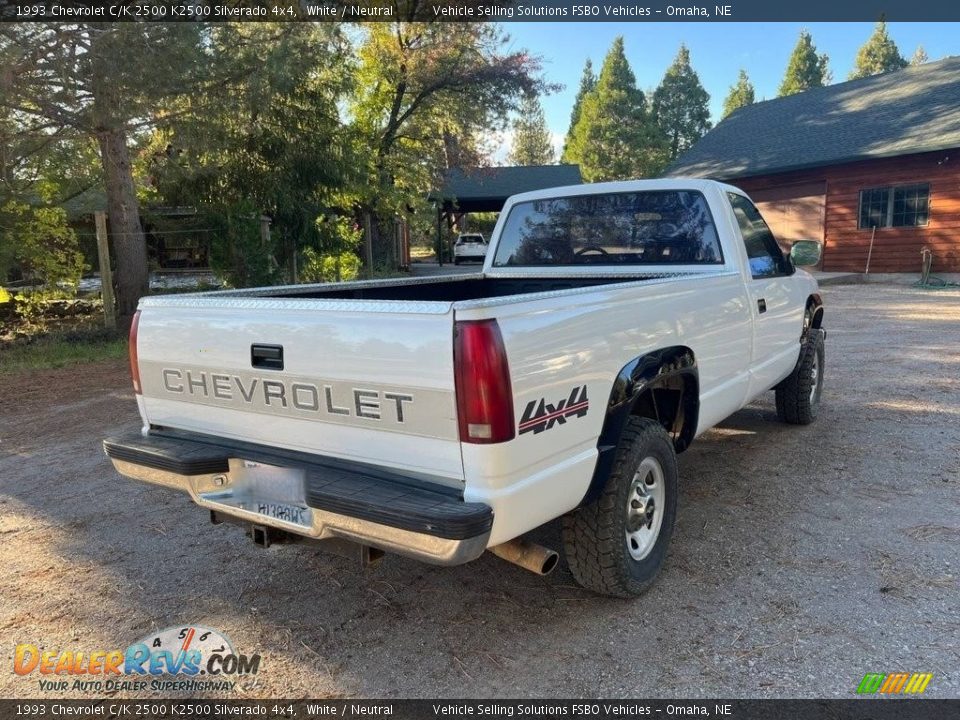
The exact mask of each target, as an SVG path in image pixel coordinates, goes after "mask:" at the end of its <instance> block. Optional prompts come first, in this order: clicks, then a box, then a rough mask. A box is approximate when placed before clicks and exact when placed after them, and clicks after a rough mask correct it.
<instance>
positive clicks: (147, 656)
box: [13, 625, 260, 692]
mask: <svg viewBox="0 0 960 720" xmlns="http://www.w3.org/2000/svg"><path fill="white" fill-rule="evenodd" d="M13 671H14V673H16V674H17V675H21V676H24V677H35V678H36V679H37V681H38V683H39V689H40V691H41V692H68V691H80V692H143V691H147V690H152V691H160V692H176V691H184V692H200V691H218V690H219V691H230V690H233V689H234V688H235V687H236V685H237V681H238V679H239V678H242V677H250V676H254V675H256V674H257V673H258V672H259V671H260V655H242V654H240V653H237V652H236V651H234V649H233V645H232V643H231V642H230V640H229V639H228V638H227V637H226V636H225V635H223V634H222V633H220V632H218V631H217V630H213V629H211V628H206V627H202V626H199V625H190V626H186V627H171V628H167V629H165V630H161V631H160V632H158V633H151V634H150V635H147V636H146V637H144V638H142V639H141V640H138V641H137V642H135V643H133V644H132V645H130V646H129V647H128V648H127V649H126V650H120V649H115V650H93V651H87V650H75V649H67V650H49V649H45V648H43V647H39V646H37V645H34V644H30V643H21V644H19V645H17V646H16V649H15V650H14V655H13Z"/></svg>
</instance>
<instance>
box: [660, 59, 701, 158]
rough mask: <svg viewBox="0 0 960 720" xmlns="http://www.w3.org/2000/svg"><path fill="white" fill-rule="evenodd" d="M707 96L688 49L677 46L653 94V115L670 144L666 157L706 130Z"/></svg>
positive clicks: (691, 141)
mask: <svg viewBox="0 0 960 720" xmlns="http://www.w3.org/2000/svg"><path fill="white" fill-rule="evenodd" d="M709 103H710V95H709V94H708V93H707V91H706V90H704V88H703V85H701V84H700V77H699V76H698V75H697V73H696V71H695V70H694V69H693V68H692V67H691V66H690V51H689V50H688V49H687V46H686V45H681V46H680V50H679V52H677V57H676V58H675V59H674V61H673V64H672V65H670V67H668V68H667V72H666V73H665V74H664V76H663V80H661V81H660V86H659V87H658V88H657V89H656V91H655V92H654V93H653V116H654V118H655V119H656V121H657V124H658V125H659V126H660V129H661V130H663V132H664V134H666V136H667V139H668V140H669V143H670V159H671V160H673V159H674V158H676V157H677V155H679V154H680V153H681V152H683V151H684V150H686V149H687V148H689V147H690V146H691V145H693V144H694V143H695V142H696V141H697V140H699V139H700V138H702V137H703V136H704V135H705V134H706V132H707V130H709V129H710V108H709Z"/></svg>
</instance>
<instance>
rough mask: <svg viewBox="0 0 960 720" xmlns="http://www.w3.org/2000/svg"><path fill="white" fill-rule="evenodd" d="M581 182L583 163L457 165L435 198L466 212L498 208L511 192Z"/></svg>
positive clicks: (432, 196) (448, 173)
mask: <svg viewBox="0 0 960 720" xmlns="http://www.w3.org/2000/svg"><path fill="white" fill-rule="evenodd" d="M581 182H583V180H582V179H581V177H580V166H579V165H526V166H509V167H477V168H454V169H452V170H449V171H448V172H447V175H446V177H445V178H444V182H443V189H441V190H440V191H438V192H435V193H432V194H431V199H438V198H443V199H444V200H445V201H448V203H449V201H455V202H456V206H457V208H458V209H460V210H463V211H464V212H478V211H484V210H490V211H496V210H500V208H502V207H503V204H504V202H506V200H507V198H508V197H510V196H511V195H516V194H517V193H522V192H530V191H531V190H543V189H546V188H551V187H560V186H563V185H578V184H580V183H581Z"/></svg>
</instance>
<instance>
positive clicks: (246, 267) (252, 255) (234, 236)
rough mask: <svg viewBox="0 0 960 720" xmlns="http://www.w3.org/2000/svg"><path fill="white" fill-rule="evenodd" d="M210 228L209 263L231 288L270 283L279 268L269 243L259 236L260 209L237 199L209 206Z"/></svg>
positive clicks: (275, 276)
mask: <svg viewBox="0 0 960 720" xmlns="http://www.w3.org/2000/svg"><path fill="white" fill-rule="evenodd" d="M207 220H208V223H209V226H210V227H211V228H213V231H214V232H213V234H212V242H211V246H210V264H211V266H212V267H213V270H214V272H215V273H216V274H217V275H218V276H219V277H220V278H221V279H223V280H224V281H225V282H226V283H227V284H228V285H230V286H232V287H260V286H264V285H273V284H275V283H276V282H277V281H278V279H279V278H280V269H279V266H278V264H277V260H276V257H275V256H274V248H273V245H272V243H270V244H268V243H265V242H264V241H263V239H262V237H261V229H260V212H259V211H258V210H257V209H256V207H255V206H254V205H253V204H251V203H245V202H237V203H233V204H230V205H224V206H220V207H215V208H212V209H211V210H210V212H209V215H208V217H207Z"/></svg>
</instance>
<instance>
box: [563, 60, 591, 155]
mask: <svg viewBox="0 0 960 720" xmlns="http://www.w3.org/2000/svg"><path fill="white" fill-rule="evenodd" d="M596 86H597V76H596V75H594V74H593V63H592V62H590V58H587V62H586V64H585V65H584V66H583V75H581V76H580V89H579V90H577V96H576V97H575V98H574V100H573V110H572V111H571V112H570V127H569V128H568V129H567V136H566V137H565V138H564V140H563V153H562V154H561V156H560V159H561V160H562V161H563V162H568V158H567V146H568V145H569V144H570V138H571V137H572V136H573V129H574V128H575V127H576V126H577V121H578V120H579V119H580V111H581V109H582V107H583V99H584V98H585V97H586V96H587V95H588V94H589V93H591V92H593V89H594V88H595V87H596Z"/></svg>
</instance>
